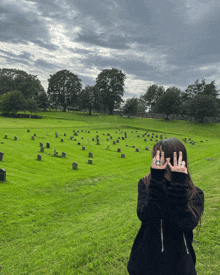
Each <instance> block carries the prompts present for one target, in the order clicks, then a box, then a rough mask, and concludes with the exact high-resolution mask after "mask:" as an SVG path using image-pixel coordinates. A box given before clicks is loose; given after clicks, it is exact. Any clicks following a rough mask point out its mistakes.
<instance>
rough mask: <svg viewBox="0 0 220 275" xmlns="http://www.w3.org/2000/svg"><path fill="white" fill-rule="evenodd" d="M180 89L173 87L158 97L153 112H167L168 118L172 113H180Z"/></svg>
mask: <svg viewBox="0 0 220 275" xmlns="http://www.w3.org/2000/svg"><path fill="white" fill-rule="evenodd" d="M180 92H181V91H180V90H179V89H177V88H175V87H171V88H168V89H167V90H166V92H165V93H163V94H162V95H161V96H160V97H159V98H158V99H157V102H156V104H155V105H154V107H153V112H156V113H160V114H166V119H168V117H169V115H171V114H178V113H179V112H180V107H181V99H180Z"/></svg>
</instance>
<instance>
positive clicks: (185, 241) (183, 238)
mask: <svg viewBox="0 0 220 275" xmlns="http://www.w3.org/2000/svg"><path fill="white" fill-rule="evenodd" d="M183 239H184V243H185V246H186V252H187V254H189V250H188V247H187V243H186V237H185V234H184V233H183Z"/></svg>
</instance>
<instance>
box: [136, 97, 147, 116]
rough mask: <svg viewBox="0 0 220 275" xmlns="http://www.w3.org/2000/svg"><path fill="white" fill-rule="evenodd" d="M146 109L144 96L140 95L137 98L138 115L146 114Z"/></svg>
mask: <svg viewBox="0 0 220 275" xmlns="http://www.w3.org/2000/svg"><path fill="white" fill-rule="evenodd" d="M146 109H147V102H146V100H145V99H144V96H143V95H141V96H140V97H139V98H138V115H143V114H145V113H146Z"/></svg>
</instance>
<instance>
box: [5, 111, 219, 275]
mask: <svg viewBox="0 0 220 275" xmlns="http://www.w3.org/2000/svg"><path fill="white" fill-rule="evenodd" d="M42 116H43V118H42V119H14V118H3V117H0V152H4V157H3V161H2V162H0V168H4V169H5V170H6V177H7V180H6V182H0V200H1V207H0V243H1V249H0V274H4V275H11V274H15V275H21V274H22V275H23V274H53V275H55V274H65V275H66V274H94V275H95V274H96V275H97V274H101V275H107V274H112V275H119V274H120V275H122V274H127V269H126V265H127V261H128V258H129V254H130V250H131V246H132V244H133V241H134V238H135V236H136V234H137V232H138V230H139V227H140V221H139V220H138V218H137V215H136V204H137V183H138V181H139V179H140V178H141V177H143V176H144V175H146V174H147V173H148V172H149V171H150V163H151V151H150V150H149V151H147V150H145V147H146V146H149V147H150V149H151V147H152V146H153V145H154V144H155V143H156V141H155V137H154V138H153V141H150V137H151V134H152V133H154V136H155V135H156V134H158V135H161V134H162V135H163V136H166V137H173V136H176V137H177V138H179V139H183V138H191V139H192V140H193V141H195V142H196V144H195V145H192V144H190V143H189V142H188V143H187V144H186V148H187V152H188V161H189V172H190V174H191V177H192V179H193V182H194V184H195V185H196V186H198V187H200V188H201V189H202V190H203V191H204V193H205V212H204V215H203V218H202V225H201V227H200V228H198V229H196V230H195V234H194V239H195V243H194V248H195V251H196V254H197V265H196V268H197V273H198V275H208V274H216V275H219V274H220V264H219V259H220V181H219V174H220V150H219V148H220V146H219V137H220V125H218V124H194V123H191V122H185V121H163V120H153V119H144V118H136V119H132V118H131V119H128V118H123V117H119V116H107V115H92V116H89V115H87V114H83V113H81V114H80V113H71V112H70V113H63V112H46V113H42ZM27 129H30V132H27ZM73 130H74V131H75V132H77V131H79V133H78V136H74V137H73V139H72V140H71V139H70V137H71V136H73V134H74V133H73ZM88 131H90V133H89V132H88ZM122 131H123V133H122ZM125 131H126V132H127V138H125V139H124V140H122V137H124V132H125ZM147 131H148V133H149V134H150V137H147V135H146V136H145V137H143V134H144V133H146V132H147ZM55 132H57V133H58V135H59V136H58V137H56V136H55ZM97 132H98V133H97ZM64 133H65V134H66V136H64ZM164 133H166V135H164ZM34 134H36V137H35V139H34V140H32V139H31V137H32V136H33V135H34ZM108 134H110V136H112V139H110V136H108ZM5 135H7V139H6V138H5ZM96 135H99V140H100V145H97V144H96V141H92V138H95V140H96ZM138 135H139V137H138ZM14 136H17V141H15V140H14ZM82 137H83V139H82ZM119 137H120V139H119V143H116V145H113V141H116V140H117V139H118V138H119ZM74 138H76V141H75V140H74ZM107 138H109V141H107ZM145 138H146V139H147V141H144V139H145ZM61 139H63V140H64V141H63V142H61ZM201 141H203V142H201ZM41 142H42V143H43V145H44V147H45V150H44V153H40V143H41ZM47 142H49V143H50V148H46V143H47ZM78 142H80V145H78ZM126 145H127V146H126ZM82 146H85V150H82ZM132 146H135V148H133V147H132ZM118 148H121V153H124V154H125V158H121V153H119V152H117V149H118ZM136 148H138V149H139V152H136ZM54 150H56V151H58V155H57V156H54ZM62 152H65V153H66V157H62ZM89 152H92V153H93V158H92V161H93V163H92V164H88V159H89ZM38 154H41V156H42V159H41V161H38V160H37V155H38ZM210 159H211V160H210ZM73 162H77V163H78V170H73V169H72V163H73Z"/></svg>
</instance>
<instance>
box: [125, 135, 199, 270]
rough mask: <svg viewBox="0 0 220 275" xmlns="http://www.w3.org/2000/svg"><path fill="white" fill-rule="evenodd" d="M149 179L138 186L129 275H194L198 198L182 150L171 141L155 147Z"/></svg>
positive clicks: (184, 150)
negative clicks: (137, 223) (136, 225)
mask: <svg viewBox="0 0 220 275" xmlns="http://www.w3.org/2000/svg"><path fill="white" fill-rule="evenodd" d="M152 155H153V161H152V163H151V173H149V174H148V175H147V176H145V177H144V178H142V179H141V180H140V181H139V183H138V205H137V215H138V218H139V219H140V220H141V222H142V224H141V228H140V230H139V232H138V234H137V236H136V238H135V241H134V244H133V247H132V250H131V255H130V259H129V262H128V272H129V274H130V275H145V274H146V275H195V274H196V270H195V263H196V256H195V252H194V250H193V247H192V241H193V229H194V228H195V227H196V226H197V225H198V222H199V221H200V219H201V216H202V213H203V208H204V194H203V192H202V190H200V189H199V188H198V187H196V186H194V184H193V182H192V180H191V178H190V175H189V173H188V169H187V155H186V148H185V146H184V145H183V143H182V142H181V141H179V140H178V139H176V138H169V139H165V140H162V141H159V142H158V143H156V144H155V145H154V147H153V150H152Z"/></svg>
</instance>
